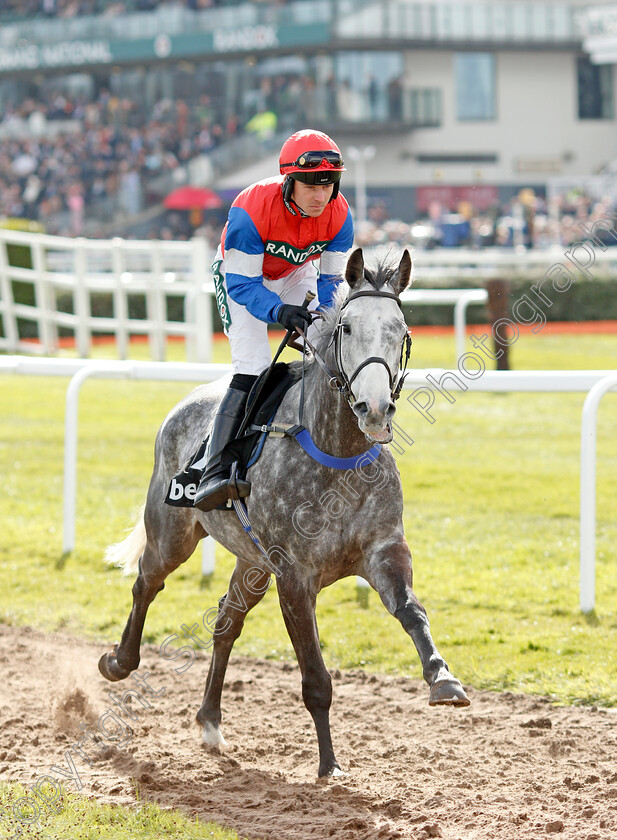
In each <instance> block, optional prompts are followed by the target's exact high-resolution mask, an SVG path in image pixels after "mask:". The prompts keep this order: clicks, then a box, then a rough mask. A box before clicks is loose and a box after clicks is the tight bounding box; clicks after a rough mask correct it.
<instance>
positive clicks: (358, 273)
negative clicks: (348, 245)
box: [345, 248, 364, 289]
mask: <svg viewBox="0 0 617 840" xmlns="http://www.w3.org/2000/svg"><path fill="white" fill-rule="evenodd" d="M363 274H364V257H363V256H362V248H356V250H355V251H354V252H353V254H352V255H351V256H350V257H349V259H348V260H347V268H346V269H345V280H347V283H348V284H349V288H350V289H353V287H354V286H355V285H356V283H357V282H358V280H360V279H361V278H362V275H363Z"/></svg>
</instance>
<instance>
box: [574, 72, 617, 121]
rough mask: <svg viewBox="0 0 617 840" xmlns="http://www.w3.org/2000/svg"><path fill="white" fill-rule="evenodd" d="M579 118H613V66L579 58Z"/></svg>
mask: <svg viewBox="0 0 617 840" xmlns="http://www.w3.org/2000/svg"><path fill="white" fill-rule="evenodd" d="M576 66H577V81H578V118H579V120H612V119H613V116H614V109H613V67H612V65H611V64H592V63H591V61H590V60H589V58H587V57H586V56H585V57H584V58H578V59H577V65H576Z"/></svg>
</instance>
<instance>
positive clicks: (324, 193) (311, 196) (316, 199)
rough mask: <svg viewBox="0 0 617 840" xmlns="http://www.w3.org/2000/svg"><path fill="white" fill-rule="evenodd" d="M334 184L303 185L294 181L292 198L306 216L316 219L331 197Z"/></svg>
mask: <svg viewBox="0 0 617 840" xmlns="http://www.w3.org/2000/svg"><path fill="white" fill-rule="evenodd" d="M333 189H334V184H318V185H313V184H303V183H302V181H295V180H294V188H293V193H292V196H291V197H292V198H293V200H294V201H295V202H296V204H297V205H298V207H299V208H300V209H301V210H303V211H304V212H305V213H306V215H307V216H312V217H313V218H317V216H321V214H322V213H323V211H324V210H325V209H326V205H327V203H328V202H329V201H330V197H331V196H332V190H333Z"/></svg>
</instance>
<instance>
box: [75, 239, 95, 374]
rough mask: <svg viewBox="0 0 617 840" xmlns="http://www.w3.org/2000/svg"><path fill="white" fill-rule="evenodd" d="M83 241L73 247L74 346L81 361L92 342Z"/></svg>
mask: <svg viewBox="0 0 617 840" xmlns="http://www.w3.org/2000/svg"><path fill="white" fill-rule="evenodd" d="M82 243H83V239H81V238H79V239H77V240H76V245H75V292H74V295H75V298H74V299H75V315H76V316H77V320H76V324H75V344H76V345H77V353H78V355H79V356H80V357H81V358H82V359H87V358H88V356H89V355H90V345H91V340H92V325H91V320H92V313H91V305H90V292H89V290H88V279H87V276H86V270H87V265H86V249H85V247H84V245H83V244H82Z"/></svg>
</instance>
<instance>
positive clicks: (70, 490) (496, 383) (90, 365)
mask: <svg viewBox="0 0 617 840" xmlns="http://www.w3.org/2000/svg"><path fill="white" fill-rule="evenodd" d="M229 371H230V366H229V365H214V364H211V365H198V364H195V365H191V364H177V365H172V364H170V363H165V364H160V363H156V362H113V361H111V362H87V361H84V360H81V359H68V360H67V359H65V360H60V359H29V358H24V357H19V356H12V357H11V356H7V357H2V356H0V373H13V374H29V375H53V376H70V377H71V380H70V382H69V385H68V388H67V392H66V415H65V439H64V497H63V524H64V541H63V550H64V551H71V550H72V549H73V548H74V547H75V516H76V506H77V438H78V408H79V392H80V389H81V385H82V384H83V383H84V382H85V381H86V379H88V378H89V377H91V376H96V377H104V378H131V379H141V380H145V379H154V380H169V379H171V380H178V381H208V380H211V379H215V378H218V377H219V376H222V375H224V374H226V373H229ZM447 373H448V371H446V370H443V369H427V370H412V371H410V372H409V375H408V377H407V380H406V381H405V388H406V389H407V390H411V389H416V388H418V387H422V388H426V387H428V382H429V381H433V382H434V381H438V382H439V381H442V377H444V375H445V374H447ZM429 375H430V376H431V380H429V379H428V376H429ZM466 385H467V387H468V389H469V390H471V391H489V392H501V393H504V392H536V393H550V392H553V393H555V392H557V393H564V392H569V393H572V392H579V393H587V397H586V399H585V403H584V406H583V415H582V427H581V473H580V484H581V489H580V584H579V592H580V595H579V597H580V607H581V610H582V611H583V612H590V611H591V610H593V608H594V606H595V526H596V495H595V484H596V422H597V413H598V407H599V403H600V400H601V398H602V397H603V396H604V394H606V393H607V392H608V391H611V390H612V391H615V390H617V373H615V372H611V371H607V370H577V371H566V370H562V371H555V370H550V371H485V372H484V374H483V375H482V376H481V377H480V378H478V379H468V380H467V381H466ZM213 569H214V546H213V543H212V540H211V538H208V539H207V540H205V541H204V544H203V559H202V572H203V573H209V572H211V571H212V570H213Z"/></svg>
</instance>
